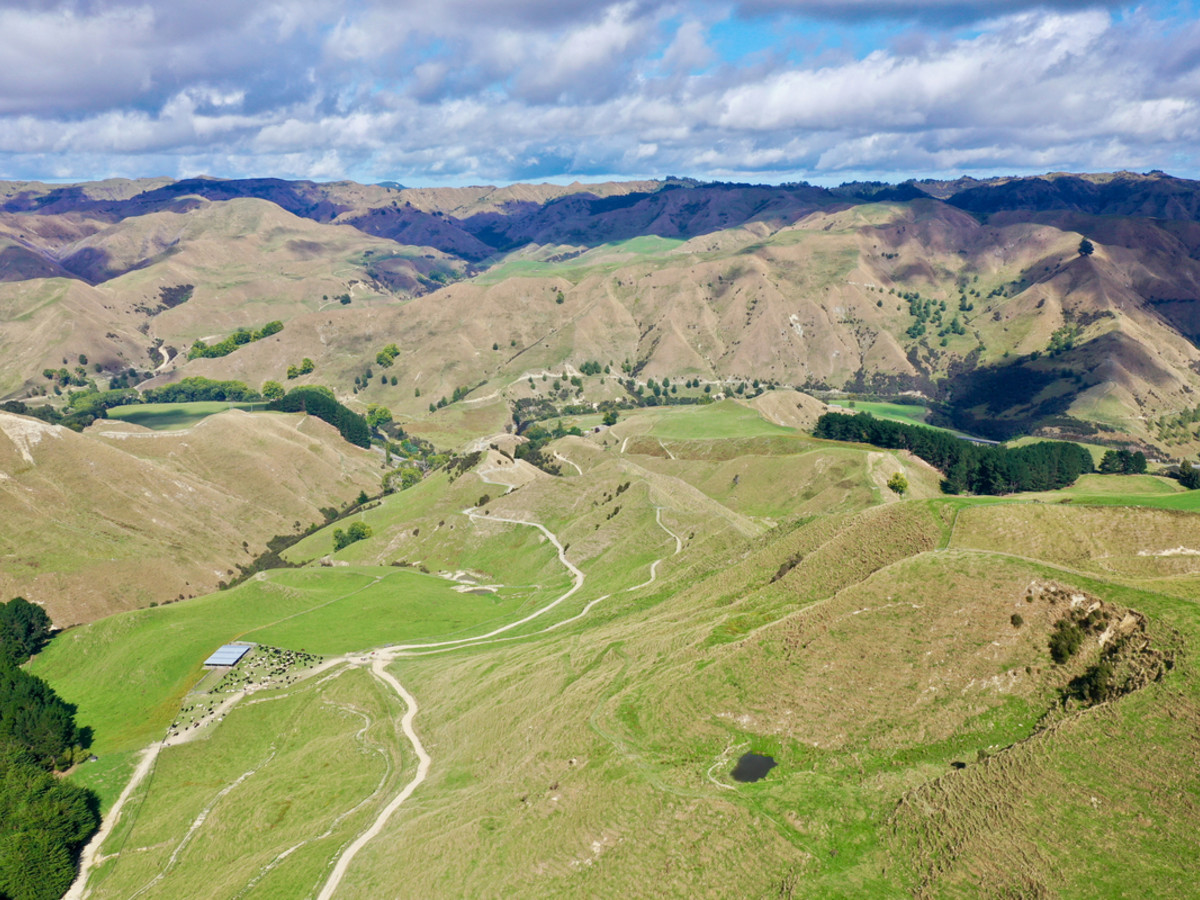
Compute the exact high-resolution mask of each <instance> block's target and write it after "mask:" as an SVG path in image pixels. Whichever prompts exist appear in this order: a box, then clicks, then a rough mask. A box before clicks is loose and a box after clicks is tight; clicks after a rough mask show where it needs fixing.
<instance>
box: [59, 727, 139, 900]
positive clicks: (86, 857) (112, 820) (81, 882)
mask: <svg viewBox="0 0 1200 900" xmlns="http://www.w3.org/2000/svg"><path fill="white" fill-rule="evenodd" d="M162 746H163V745H162V744H161V743H154V744H151V745H150V746H149V747H147V748H146V749H145V750H143V751H142V752H141V754H140V756H141V758H140V759H139V760H138V763H137V766H136V767H135V768H134V770H133V775H131V776H130V778H129V783H128V784H127V785H125V789H124V790H123V791H121V796H119V797H117V802H116V803H114V804H113V806H112V809H110V810H109V811H108V815H107V816H105V817H104V820H103V821H102V822H101V823H100V830H99V831H97V832H96V833H95V834H94V835H92V839H91V840H90V841H88V842H87V846H86V847H84V848H83V853H82V854H81V855H80V857H79V874H78V875H76V876H75V880H74V881H73V882H72V883H71V887H70V889H69V890H68V891H67V892H66V893H65V894H64V895H63V900H83V898H84V897H86V896H87V895H88V894H89V893H91V892H90V891H85V888H86V887H87V880H88V874H89V873H90V872H91V870H92V868H93V867H94V866H96V865H99V864H100V863H102V862H104V859H105V858H104V857H102V856H100V845H101V844H103V843H104V842H105V841H106V840H108V836H109V835H110V834H111V833H112V830H113V828H115V827H116V824H117V822H118V821H120V819H121V810H122V809H123V808H124V806H125V804H126V802H127V801H128V800H129V798H130V797H131V796H132V795H133V792H134V791H135V790H137V786H138V785H139V784H141V783H142V782H143V781H144V780H145V778H146V775H148V774H149V772H150V770H151V769H152V768H154V761H155V760H156V759H158V751H159V750H161V749H162Z"/></svg>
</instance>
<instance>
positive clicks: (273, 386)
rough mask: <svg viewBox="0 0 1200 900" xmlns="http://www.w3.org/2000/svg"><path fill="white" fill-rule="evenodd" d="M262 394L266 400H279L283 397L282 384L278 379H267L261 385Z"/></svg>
mask: <svg viewBox="0 0 1200 900" xmlns="http://www.w3.org/2000/svg"><path fill="white" fill-rule="evenodd" d="M262 395H263V397H265V398H266V399H267V400H280V399H282V398H283V395H284V390H283V385H282V384H280V383H279V382H278V381H267V382H264V384H263V386H262Z"/></svg>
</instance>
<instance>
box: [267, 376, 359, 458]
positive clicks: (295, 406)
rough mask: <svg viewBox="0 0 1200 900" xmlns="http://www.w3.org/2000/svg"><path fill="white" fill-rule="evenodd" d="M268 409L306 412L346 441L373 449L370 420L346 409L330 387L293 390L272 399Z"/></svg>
mask: <svg viewBox="0 0 1200 900" xmlns="http://www.w3.org/2000/svg"><path fill="white" fill-rule="evenodd" d="M267 409H272V410H277V411H279V412H304V413H307V414H308V415H310V416H316V417H317V418H318V419H321V420H323V421H325V422H328V423H329V424H330V425H332V426H333V427H334V428H336V429H337V430H338V432H339V433H340V434H341V436H342V437H343V438H345V439H346V440H347V441H349V442H350V443H351V444H357V445H358V446H359V447H370V446H371V429H370V427H369V426H368V425H367V420H366V419H365V418H363V417H362V416H360V415H359V414H358V413H356V412H355V411H354V410H352V409H350V408H348V407H346V406H343V405H342V404H341V403H339V402H338V401H337V398H336V397H334V396H333V391H331V390H329V388H327V387H320V386H318V385H309V386H304V387H298V388H292V390H290V391H288V392H287V393H286V394H285V395H284V396H283V397H280V398H279V399H277V400H272V401H271V402H270V403H269V404H267Z"/></svg>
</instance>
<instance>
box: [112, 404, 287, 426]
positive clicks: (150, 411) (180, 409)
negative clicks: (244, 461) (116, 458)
mask: <svg viewBox="0 0 1200 900" xmlns="http://www.w3.org/2000/svg"><path fill="white" fill-rule="evenodd" d="M266 407H267V405H266V404H265V403H226V402H224V401H216V400H213V401H199V402H196V403H136V404H130V405H129V406H114V407H113V408H112V409H110V410H109V411H108V417H109V418H110V419H116V420H118V421H121V422H132V423H133V424H134V425H141V426H143V427H145V428H153V429H155V430H156V431H178V430H179V429H181V428H190V427H191V426H192V425H195V424H196V423H197V422H199V421H200V420H201V419H204V418H207V417H208V416H211V415H214V414H215V413H219V412H224V411H225V410H227V409H245V410H265V409H266Z"/></svg>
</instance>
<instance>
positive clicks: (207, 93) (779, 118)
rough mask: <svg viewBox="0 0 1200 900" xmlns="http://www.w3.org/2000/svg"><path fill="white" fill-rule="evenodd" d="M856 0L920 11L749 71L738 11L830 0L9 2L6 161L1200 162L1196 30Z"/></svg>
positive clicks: (805, 8) (1, 119) (348, 172)
mask: <svg viewBox="0 0 1200 900" xmlns="http://www.w3.org/2000/svg"><path fill="white" fill-rule="evenodd" d="M848 5H849V6H854V7H857V8H858V9H859V14H860V15H863V16H866V15H872V14H884V15H892V14H899V13H901V12H904V11H905V10H909V12H904V14H905V15H908V14H909V13H910V12H911V11H912V10H911V9H910V8H915V7H920V10H919V12H920V18H923V19H924V24H923V25H922V26H920V30H911V29H909V30H905V29H903V28H902V29H901V30H899V31H897V32H895V33H894V34H893V36H892V39H891V40H890V42H888V43H886V44H884V45H880V46H878V47H877V48H876V49H874V50H873V51H872V52H869V53H866V54H865V55H863V56H861V58H853V57H849V56H830V55H821V56H817V57H813V58H812V59H811V60H807V61H806V60H805V59H804V58H800V59H798V60H797V59H794V58H789V57H788V56H787V55H786V52H785V49H784V48H783V47H782V45H780V51H779V52H778V53H777V54H774V55H773V56H772V57H771V58H764V57H763V56H762V55H761V54H760V55H756V56H755V58H754V62H753V63H749V62H745V61H743V60H738V59H730V58H726V59H720V58H719V57H718V56H717V50H716V49H715V48H716V47H718V46H719V45H718V43H717V42H716V41H714V40H713V39H712V36H711V33H710V30H711V28H712V27H713V26H714V25H715V24H717V23H719V22H721V21H722V19H723V17H728V16H729V15H731V14H733V11H736V10H739V9H740V10H741V11H743V12H754V11H758V12H763V11H765V10H767V8H768V7H770V8H771V9H773V10H780V9H783V10H785V11H788V12H789V14H790V13H795V12H797V11H798V12H801V13H804V12H809V13H813V12H816V13H821V14H822V15H825V14H826V13H827V11H826V12H822V4H821V3H808V2H804V0H795V2H783V0H779V2H775V3H771V2H767V0H763V2H760V3H758V4H757V5H754V6H751V5H749V4H746V3H743V4H740V5H733V6H723V5H721V4H720V3H718V2H716V0H714V2H713V3H712V4H687V5H686V7H684V6H680V5H674V4H671V5H668V4H666V3H665V2H655V0H643V2H634V0H627V2H621V3H608V4H600V5H596V4H592V3H588V4H585V3H581V2H559V3H553V2H551V0H516V2H514V3H512V4H503V5H502V4H494V3H486V4H485V3H482V2H479V0H447V2H445V3H443V4H439V5H438V6H437V7H436V8H433V9H431V8H429V7H428V6H426V5H418V4H417V3H416V2H415V0H401V2H394V3H384V2H382V0H381V2H379V3H375V4H373V3H370V2H365V0H360V2H352V3H339V2H334V0H303V2H283V0H279V2H277V3H267V4H264V5H260V6H256V7H254V8H253V12H246V11H245V10H246V7H245V6H244V5H243V4H241V3H240V2H234V0H211V2H207V3H204V4H201V3H199V2H197V0H185V2H181V3H179V4H178V5H173V6H167V5H165V4H162V3H157V4H156V3H139V4H138V5H130V4H124V5H123V4H122V3H121V2H111V3H106V4H100V3H96V4H91V5H89V4H87V3H81V4H78V5H70V6H67V5H64V6H47V5H44V4H38V5H30V4H26V5H25V6H20V5H13V4H9V5H7V6H6V8H5V9H4V10H0V33H4V34H5V35H6V41H5V44H4V47H3V49H2V50H0V176H3V177H37V176H49V175H55V174H57V173H61V172H67V173H70V174H68V175H67V176H65V177H88V176H90V175H96V176H102V175H109V174H114V173H116V174H125V175H141V174H146V173H147V172H155V173H161V172H163V171H167V172H168V173H170V174H181V175H182V174H193V173H196V172H200V171H207V172H209V173H211V174H218V175H230V176H239V175H280V176H283V177H313V178H340V177H356V178H360V179H364V180H372V179H384V178H396V179H398V180H401V181H406V182H410V183H417V182H426V183H428V182H432V181H437V180H442V181H448V182H455V183H461V182H466V181H475V182H478V181H506V180H512V179H517V178H540V177H547V176H555V175H572V174H580V175H588V174H591V173H605V174H617V175H620V174H627V175H630V176H642V175H654V174H659V175H661V174H664V173H666V172H672V173H677V174H694V175H697V176H700V177H730V176H735V177H736V176H737V174H738V173H746V174H748V175H749V174H753V175H755V176H759V175H761V173H772V172H775V173H779V174H780V176H781V177H809V176H836V174H837V173H839V172H847V173H856V172H867V171H870V172H878V173H887V174H892V175H895V176H898V177H907V176H909V175H918V176H919V175H922V174H927V173H930V172H946V171H949V170H954V169H963V170H967V171H985V170H989V171H994V170H998V169H1004V168H1011V169H1013V170H1029V169H1031V168H1033V169H1038V168H1054V169H1072V168H1074V169H1079V168H1083V169H1102V168H1114V167H1133V168H1152V167H1161V168H1168V169H1172V170H1174V171H1179V172H1180V173H1181V174H1193V175H1194V174H1200V152H1198V151H1197V149H1196V148H1197V147H1198V146H1200V51H1198V50H1196V49H1195V48H1196V47H1200V24H1198V23H1194V22H1187V21H1181V20H1171V21H1167V22H1166V23H1165V24H1164V22H1162V21H1156V20H1154V19H1153V18H1152V17H1151V16H1150V15H1149V14H1148V13H1144V12H1137V11H1134V12H1130V13H1128V14H1126V15H1124V16H1122V17H1121V18H1114V17H1112V16H1110V15H1109V14H1108V13H1107V12H1104V11H1102V10H1100V9H1097V8H1088V9H1082V10H1076V11H1072V8H1073V7H1079V6H1085V5H1088V4H1082V3H1071V2H1060V3H1053V4H1045V6H1048V7H1050V8H1051V11H1047V9H1037V10H1031V9H1030V7H1031V4H1028V3H1018V4H1010V5H1009V7H1008V8H1010V9H1017V8H1020V10H1024V11H1017V12H1015V13H1012V14H1010V15H1007V16H1004V17H1001V18H995V17H994V16H995V14H996V12H997V10H998V9H1000V7H998V6H997V5H989V6H987V7H986V9H987V10H989V12H987V13H986V15H989V16H993V18H990V19H987V20H986V21H981V22H978V23H977V24H976V27H975V28H974V30H973V31H971V32H969V33H968V34H967V35H966V36H958V34H957V32H956V31H954V30H952V29H951V30H944V31H936V30H935V31H930V30H929V26H928V23H929V22H930V21H932V20H934V19H936V18H937V17H938V16H941V17H943V18H950V19H955V20H958V19H961V18H963V17H964V16H968V14H971V15H974V14H978V15H984V10H985V5H984V4H982V3H971V2H965V0H964V2H958V3H954V2H949V0H946V2H940V3H939V2H930V3H921V4H915V3H907V2H897V3H889V2H888V0H877V2H874V3H871V2H859V0H850V2H849V3H848ZM1089 6H1090V5H1089ZM1054 8H1057V10H1058V11H1053V9H1054ZM684 9H686V13H684V12H681V10H684ZM972 10H974V11H975V13H972ZM914 15H915V14H914ZM755 21H756V22H757V24H754V23H751V24H747V23H746V22H745V21H743V22H742V23H741V24H740V25H739V27H741V28H762V29H768V30H769V31H768V36H771V37H773V36H774V34H775V29H779V31H780V32H781V33H782V32H783V31H785V30H786V29H783V28H781V27H780V25H781V23H783V22H785V21H790V22H792V24H795V21H796V20H794V19H790V20H785V19H781V18H779V17H778V15H776V17H775V18H766V19H762V20H755ZM822 27H825V28H828V27H831V26H829V25H828V23H826V24H825V25H824V26H822ZM9 35H17V36H18V37H19V40H9V39H7V38H8V36H9ZM789 59H791V61H788V60H789ZM1181 166H1182V171H1181V169H1180V167H1181ZM206 167H207V168H206ZM339 167H340V168H339Z"/></svg>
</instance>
